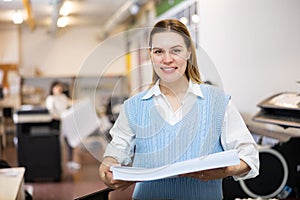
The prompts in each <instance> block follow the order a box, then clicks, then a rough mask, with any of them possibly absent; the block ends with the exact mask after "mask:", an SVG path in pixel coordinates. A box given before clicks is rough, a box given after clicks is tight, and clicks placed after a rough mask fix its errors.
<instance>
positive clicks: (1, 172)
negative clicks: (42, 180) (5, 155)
mask: <svg viewBox="0 0 300 200" xmlns="http://www.w3.org/2000/svg"><path fill="white" fill-rule="evenodd" d="M24 173H25V168H24V167H17V168H5V169H0V199H1V200H2V199H3V200H23V199H25V193H24V188H23V185H24Z"/></svg>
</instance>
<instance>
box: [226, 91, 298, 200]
mask: <svg viewBox="0 0 300 200" xmlns="http://www.w3.org/2000/svg"><path fill="white" fill-rule="evenodd" d="M258 107H259V108H260V111H259V112H258V113H257V114H256V115H255V116H254V117H253V120H254V121H256V122H260V123H266V124H273V125H278V126H280V127H282V128H283V129H287V128H300V95H299V94H298V93H296V92H283V93H279V94H276V95H273V96H271V97H269V98H267V99H265V100H263V101H262V102H260V103H259V104H258ZM299 152H300V135H299V137H292V138H291V139H289V141H287V142H279V143H278V144H276V145H274V146H272V147H264V146H261V147H260V148H259V156H260V172H259V175H258V176H257V177H256V178H253V179H248V180H245V181H238V182H236V181H234V180H233V179H232V178H226V179H224V181H223V190H224V200H233V199H235V198H248V197H252V198H258V197H260V198H263V199H269V198H279V199H286V198H299V197H300V156H299Z"/></svg>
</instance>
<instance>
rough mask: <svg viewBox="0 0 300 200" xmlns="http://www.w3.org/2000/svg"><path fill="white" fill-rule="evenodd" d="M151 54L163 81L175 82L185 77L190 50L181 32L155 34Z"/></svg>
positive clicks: (155, 69)
mask: <svg viewBox="0 0 300 200" xmlns="http://www.w3.org/2000/svg"><path fill="white" fill-rule="evenodd" d="M150 54H151V60H152V63H153V67H154V71H155V72H156V74H157V75H158V76H159V78H160V79H161V81H164V82H174V81H177V80H179V79H180V78H184V77H185V70H186V67H187V60H188V58H189V56H190V51H189V49H187V47H186V44H185V43H184V39H183V37H182V36H181V35H180V34H178V33H174V32H162V33H156V34H154V35H153V36H152V46H151V52H150Z"/></svg>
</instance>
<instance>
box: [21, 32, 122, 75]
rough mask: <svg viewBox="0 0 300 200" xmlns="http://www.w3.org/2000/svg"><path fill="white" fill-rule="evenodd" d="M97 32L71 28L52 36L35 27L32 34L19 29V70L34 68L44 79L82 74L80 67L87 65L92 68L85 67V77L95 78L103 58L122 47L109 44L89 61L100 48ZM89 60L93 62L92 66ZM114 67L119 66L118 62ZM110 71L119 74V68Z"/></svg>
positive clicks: (112, 68)
mask: <svg viewBox="0 0 300 200" xmlns="http://www.w3.org/2000/svg"><path fill="white" fill-rule="evenodd" d="M99 31H101V30H100V28H99V27H72V28H65V29H63V30H59V31H58V34H57V35H56V36H53V35H51V34H49V33H47V28H37V29H36V30H34V31H30V30H29V29H28V28H27V29H26V28H23V30H22V37H21V41H22V58H23V59H22V68H23V71H26V69H27V70H29V69H33V68H38V69H39V70H40V71H41V72H42V74H43V75H45V76H70V75H71V76H72V75H76V74H77V73H78V72H79V71H82V69H81V68H82V65H83V64H84V63H86V62H88V63H89V64H91V65H92V66H91V67H89V71H85V75H98V74H95V72H98V71H99V70H100V71H101V69H102V68H105V67H106V66H103V58H105V57H107V54H109V53H110V52H114V48H118V49H120V48H121V49H124V48H125V46H124V45H122V44H120V42H119V41H117V42H118V43H117V44H116V45H110V48H109V49H105V50H104V49H103V48H102V49H101V50H100V53H101V54H99V55H96V59H94V58H90V54H93V51H94V50H95V49H99V48H101V47H99V45H101V42H100V40H99V35H100V34H99ZM86 59H88V60H86ZM90 59H93V60H92V63H91V61H90ZM117 64H118V66H120V62H119V63H118V62H117ZM121 65H123V63H122V62H121ZM120 67H121V68H122V66H120ZM24 69H25V70H24ZM110 70H111V71H110V73H112V74H113V73H115V72H114V70H116V73H119V71H120V70H119V67H111V68H110ZM121 71H122V70H121Z"/></svg>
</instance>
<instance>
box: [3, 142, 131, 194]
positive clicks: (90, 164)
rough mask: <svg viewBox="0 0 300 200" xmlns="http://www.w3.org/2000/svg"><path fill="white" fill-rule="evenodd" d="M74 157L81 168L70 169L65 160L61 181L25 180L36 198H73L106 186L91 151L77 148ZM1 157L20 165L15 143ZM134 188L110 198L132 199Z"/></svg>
mask: <svg viewBox="0 0 300 200" xmlns="http://www.w3.org/2000/svg"><path fill="white" fill-rule="evenodd" d="M63 157H64V156H63ZM74 157H75V158H76V161H77V162H79V163H80V164H81V168H80V170H77V171H74V170H70V169H68V168H67V167H66V164H65V162H63V175H62V180H61V181H60V182H25V186H26V187H27V188H28V190H29V191H30V190H32V196H33V199H34V200H50V199H53V200H71V199H75V198H78V197H81V196H84V195H86V194H90V193H93V192H95V191H98V190H101V189H104V188H106V186H105V185H104V184H103V183H102V182H101V181H100V178H99V175H98V167H99V164H100V162H99V161H98V160H97V159H96V158H95V157H94V156H92V155H91V153H90V152H89V151H87V150H86V149H84V148H76V149H75V156H74ZM0 158H2V159H4V160H6V161H8V163H9V164H10V165H11V166H18V161H17V151H16V148H15V147H14V145H8V146H7V147H6V148H5V149H3V152H2V155H1V156H0ZM132 189H133V188H132V187H131V188H129V189H127V190H125V191H123V192H117V191H113V192H111V193H110V196H109V199H110V200H118V199H120V200H126V199H131V193H132Z"/></svg>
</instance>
